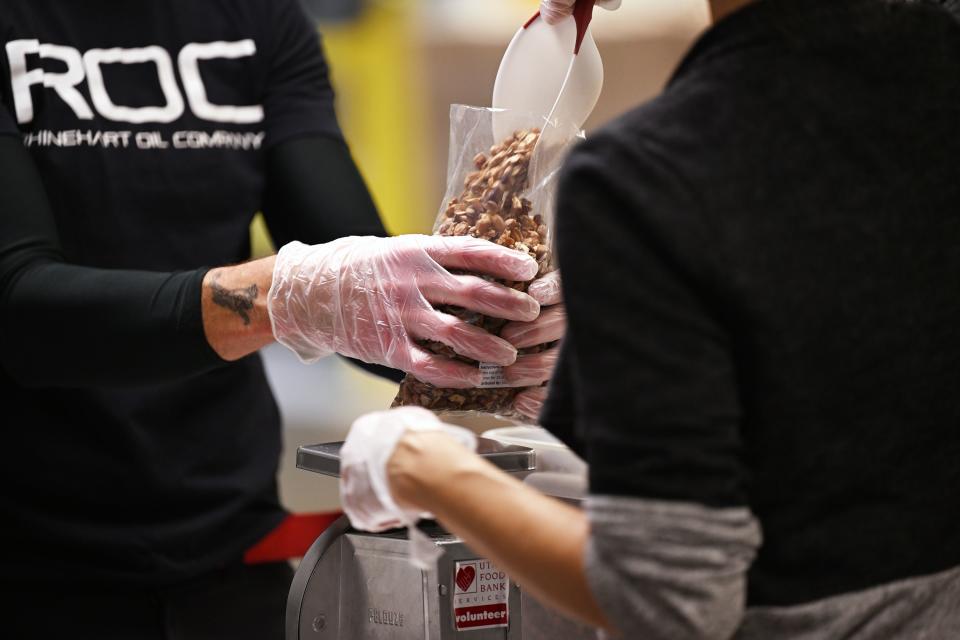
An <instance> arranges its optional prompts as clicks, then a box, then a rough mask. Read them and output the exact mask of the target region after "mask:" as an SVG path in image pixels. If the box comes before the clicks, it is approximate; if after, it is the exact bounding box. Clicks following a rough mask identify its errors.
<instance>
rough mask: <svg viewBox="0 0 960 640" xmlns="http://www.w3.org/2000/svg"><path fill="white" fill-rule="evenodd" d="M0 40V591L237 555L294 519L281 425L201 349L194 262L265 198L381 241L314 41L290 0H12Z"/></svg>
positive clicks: (259, 379)
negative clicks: (281, 463)
mask: <svg viewBox="0 0 960 640" xmlns="http://www.w3.org/2000/svg"><path fill="white" fill-rule="evenodd" d="M0 36H2V39H3V42H4V44H5V46H4V47H0V103H2V108H0V200H2V203H0V391H2V394H3V397H4V399H5V400H4V410H3V418H2V422H3V425H4V429H3V433H4V447H3V451H4V453H3V455H2V459H3V463H2V464H0V520H2V521H3V523H4V527H3V528H4V531H3V535H2V537H3V540H4V544H2V545H0V583H3V584H8V583H9V582H13V581H16V582H17V583H18V584H21V585H22V584H29V583H32V582H42V581H47V580H61V581H63V580H66V581H77V582H89V581H96V580H103V581H111V582H119V583H141V584H158V583H165V582H172V581H176V580H180V579H184V578H186V577H189V576H191V575H195V574H197V573H199V572H202V571H204V570H207V569H209V568H211V567H215V566H219V565H223V564H224V563H227V562H232V561H236V560H238V559H239V558H240V556H241V555H242V552H243V551H244V550H245V549H246V548H247V547H248V546H249V545H250V544H252V543H253V542H255V541H256V540H257V539H258V538H260V537H261V536H262V535H263V534H264V533H266V532H267V531H268V530H270V529H271V528H272V527H273V526H275V524H276V523H277V522H278V521H279V519H280V518H282V517H283V511H282V509H281V507H280V505H279V500H278V498H277V493H276V486H275V474H276V468H277V461H278V458H279V453H280V430H279V415H278V412H277V408H276V405H275V403H274V400H273V398H272V395H271V393H270V389H269V387H268V385H267V381H266V379H265V376H264V372H263V368H262V364H261V361H260V358H259V356H257V355H254V356H250V357H248V358H244V359H242V360H240V361H239V362H235V363H230V364H228V363H225V362H222V361H221V360H220V359H219V358H218V357H217V356H216V354H215V353H214V352H213V351H212V350H211V349H210V347H209V346H208V345H207V343H206V340H205V338H204V334H203V327H202V322H201V320H202V319H201V313H200V299H201V298H200V285H201V281H202V279H203V275H204V274H205V272H206V270H207V268H208V267H212V266H219V265H223V264H231V263H236V262H240V261H242V260H244V259H246V258H247V257H248V256H249V250H250V247H249V233H248V227H249V222H250V220H251V218H252V216H253V214H254V213H255V212H256V211H258V210H261V209H262V210H263V211H264V214H265V216H266V219H267V222H268V226H269V227H270V230H271V232H272V233H273V235H274V237H275V239H276V240H277V241H278V242H281V243H282V242H286V241H288V240H290V239H293V238H296V239H299V240H303V241H305V242H311V243H317V242H325V241H328V240H332V239H334V238H337V237H341V236H344V235H365V234H373V235H381V234H383V227H382V225H381V223H380V220H379V218H378V217H377V213H376V210H375V208H374V206H373V203H372V201H371V199H370V197H369V194H368V193H367V191H366V189H365V187H364V185H363V181H362V179H361V178H360V176H359V173H358V172H357V170H356V167H355V166H354V164H353V162H352V159H351V158H350V154H349V151H348V149H347V147H346V145H345V143H344V142H343V139H342V136H341V134H340V130H339V127H338V125H337V122H336V118H335V116H334V112H333V93H332V90H331V88H330V84H329V82H328V78H327V70H326V66H325V64H324V61H323V57H322V54H321V52H320V49H319V46H318V42H317V36H316V32H315V31H314V30H313V28H312V27H311V26H310V25H309V24H308V22H307V20H306V19H305V18H304V16H303V14H302V13H301V10H300V8H299V6H298V5H297V3H296V2H295V1H294V0H283V1H281V2H267V1H263V2H247V3H228V4H217V3H195V2H192V1H189V0H164V1H160V0H158V1H155V2H149V3H126V4H125V3H120V4H117V3H115V2H107V1H105V0H101V1H97V2H89V3H80V4H77V3H66V4H65V3H61V2H54V1H52V0H39V1H38V0H29V1H27V0H24V1H22V2H20V1H17V2H9V3H6V4H5V5H4V11H3V12H2V14H0ZM65 71H66V76H65V75H64V72H65Z"/></svg>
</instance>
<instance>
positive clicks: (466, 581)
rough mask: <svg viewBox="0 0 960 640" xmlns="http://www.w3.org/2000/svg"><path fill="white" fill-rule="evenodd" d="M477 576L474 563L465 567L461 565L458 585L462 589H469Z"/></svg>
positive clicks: (458, 573) (458, 572)
mask: <svg viewBox="0 0 960 640" xmlns="http://www.w3.org/2000/svg"><path fill="white" fill-rule="evenodd" d="M476 577H477V570H476V569H474V568H473V566H472V565H469V564H468V565H467V566H465V567H460V570H459V571H457V586H458V587H460V591H466V590H467V589H469V588H470V585H472V584H473V580H474V578H476Z"/></svg>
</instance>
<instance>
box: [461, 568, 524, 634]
mask: <svg viewBox="0 0 960 640" xmlns="http://www.w3.org/2000/svg"><path fill="white" fill-rule="evenodd" d="M453 581H454V585H455V586H454V593H453V620H454V625H455V626H456V628H457V631H477V630H479V629H494V628H497V627H509V626H510V578H508V577H507V574H505V573H504V572H503V571H500V569H498V568H497V567H496V565H494V564H493V563H492V562H490V561H489V560H467V561H465V562H458V563H456V566H455V567H454V574H453Z"/></svg>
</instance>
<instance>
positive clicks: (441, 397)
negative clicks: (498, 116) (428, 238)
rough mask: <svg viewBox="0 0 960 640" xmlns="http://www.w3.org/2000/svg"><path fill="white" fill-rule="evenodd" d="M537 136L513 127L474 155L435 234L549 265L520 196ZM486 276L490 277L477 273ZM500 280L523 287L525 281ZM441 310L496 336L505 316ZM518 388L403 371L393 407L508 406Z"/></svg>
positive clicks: (443, 350)
mask: <svg viewBox="0 0 960 640" xmlns="http://www.w3.org/2000/svg"><path fill="white" fill-rule="evenodd" d="M539 138H540V131H539V129H530V130H528V131H517V132H516V133H514V134H513V135H512V136H511V137H510V138H508V139H507V140H504V141H503V142H501V143H499V144H496V145H494V146H493V147H491V148H490V155H489V156H487V155H485V154H483V153H480V154H477V156H476V157H475V158H474V159H473V164H474V167H476V171H472V172H471V173H470V174H469V175H467V177H466V180H465V181H464V190H463V193H462V194H461V195H460V196H459V197H457V198H453V199H451V200H450V202H449V203H447V208H446V210H445V211H444V216H443V220H442V222H441V223H440V226H439V227H438V228H437V231H436V234H437V235H441V236H472V237H474V238H484V239H486V240H489V241H491V242H496V243H497V244H499V245H502V246H505V247H510V248H512V249H515V250H517V251H522V252H524V253H526V254H528V255H529V256H531V257H532V258H534V259H535V260H536V261H537V264H539V265H540V269H539V272H538V273H537V277H540V276H542V275H544V274H545V273H546V272H547V271H549V270H550V269H551V268H552V267H551V261H552V255H551V251H550V245H549V241H548V234H547V227H546V225H545V224H544V220H543V217H542V216H541V215H540V214H536V215H531V212H532V209H533V203H531V202H530V201H529V200H527V199H526V198H524V197H523V196H522V194H523V192H524V191H526V189H527V180H528V178H529V171H530V159H531V157H532V156H533V150H534V148H535V147H536V145H537V141H538V140H539ZM482 277H485V278H487V279H489V277H486V276H482ZM499 282H501V283H502V284H504V285H506V286H508V287H512V288H514V289H517V290H518V291H526V289H527V285H528V284H529V283H527V282H503V281H499ZM438 309H439V310H440V311H443V312H444V313H449V314H451V315H454V316H457V317H458V318H460V319H462V320H465V321H467V322H469V323H471V324H474V325H477V326H479V327H480V328H482V329H485V330H486V331H488V332H490V333H492V334H494V335H499V333H500V331H501V329H503V326H504V325H505V324H506V321H505V320H502V319H499V318H490V317H487V316H482V315H479V314H476V313H473V312H470V311H467V310H465V309H463V308H462V307H452V306H442V307H438ZM420 344H421V346H423V347H424V348H427V349H429V350H431V351H432V352H434V353H437V354H440V355H443V356H446V357H449V358H452V359H456V360H460V361H462V362H467V363H470V364H477V363H476V361H474V360H469V359H467V358H463V357H461V356H459V355H457V354H456V353H455V352H454V351H453V349H451V348H450V347H448V346H447V345H445V344H442V343H440V342H432V341H423V342H421V343H420ZM544 348H545V347H543V346H538V347H532V348H530V349H523V350H521V351H520V353H521V354H526V353H536V352H538V351H541V350H543V349H544ZM520 391H522V389H518V388H494V389H440V388H437V387H434V386H432V385H429V384H427V383H425V382H421V381H420V380H417V379H416V378H414V377H413V376H407V377H406V379H404V381H403V382H402V383H401V384H400V392H399V393H398V394H397V397H396V399H395V400H394V403H393V404H394V406H406V405H415V406H421V407H426V408H427V409H431V410H433V411H484V412H490V413H502V412H507V411H509V409H510V407H511V405H512V403H513V399H514V398H515V397H516V395H517V394H518V393H519V392H520Z"/></svg>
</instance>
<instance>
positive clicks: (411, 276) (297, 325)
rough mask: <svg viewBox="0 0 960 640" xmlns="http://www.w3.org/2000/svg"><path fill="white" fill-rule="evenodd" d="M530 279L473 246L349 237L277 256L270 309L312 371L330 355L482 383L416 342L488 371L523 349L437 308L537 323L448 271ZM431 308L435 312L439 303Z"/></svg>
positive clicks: (513, 261)
mask: <svg viewBox="0 0 960 640" xmlns="http://www.w3.org/2000/svg"><path fill="white" fill-rule="evenodd" d="M448 268H450V269H462V270H465V271H471V272H475V273H484V274H488V275H490V276H493V277H495V278H502V279H504V280H512V281H526V280H530V279H531V278H533V277H534V276H535V275H536V272H537V263H536V261H535V260H533V259H532V258H530V257H529V256H526V255H523V254H521V253H519V252H517V251H514V250H512V249H507V248H506V247H501V246H499V245H497V244H494V243H492V242H488V241H487V240H480V239H476V238H470V237H441V236H422V235H409V236H399V237H396V238H374V237H350V238H341V239H339V240H335V241H333V242H329V243H327V244H322V245H315V246H308V245H305V244H302V243H300V242H291V243H290V244H288V245H286V246H285V247H283V248H282V249H281V250H280V252H279V253H278V254H277V260H276V266H275V267H274V270H273V284H272V286H271V287H270V292H269V295H268V308H269V312H270V321H271V324H272V326H273V334H274V337H275V338H276V339H277V341H278V342H280V343H281V344H283V345H285V346H287V347H289V348H290V349H291V350H293V351H294V353H296V354H297V355H298V356H299V357H300V359H301V360H303V361H304V362H306V363H310V362H315V361H317V360H319V359H320V358H322V357H324V356H327V355H330V354H332V353H339V354H341V355H344V356H349V357H352V358H358V359H360V360H363V361H364V362H370V363H374V364H382V365H386V366H389V367H393V368H395V369H400V370H402V371H405V372H407V373H412V374H413V375H414V376H416V377H417V378H419V379H420V380H423V381H425V382H429V383H431V384H433V385H436V386H438V387H445V388H469V387H475V386H477V385H479V384H480V381H481V374H480V371H479V369H478V368H477V367H476V366H470V365H468V364H465V363H462V362H456V361H453V360H450V359H449V358H444V357H442V356H437V355H435V354H433V353H430V352H428V351H426V350H424V349H422V348H420V347H419V346H418V345H417V344H416V342H415V341H416V340H418V339H425V340H436V341H438V342H442V343H444V344H446V345H448V346H450V347H451V348H453V350H454V351H456V352H457V353H458V354H460V355H462V356H464V357H466V358H470V359H473V360H477V361H480V362H490V363H494V364H500V365H509V364H512V363H513V362H514V361H515V360H516V357H517V351H516V348H514V347H513V346H512V345H511V344H510V343H509V342H507V341H506V340H504V339H501V338H498V337H495V336H493V335H491V334H489V333H487V332H486V331H483V330H482V329H480V328H478V327H475V326H473V325H470V324H468V323H466V322H463V321H462V320H459V319H458V318H455V317H453V316H451V315H448V314H445V313H440V312H439V311H437V310H436V309H435V308H434V307H433V304H451V305H457V306H461V307H464V308H466V309H469V310H471V311H476V312H477V313H482V314H486V315H490V316H494V317H497V318H506V319H509V320H519V321H525V320H533V319H534V318H536V317H537V315H538V314H539V312H540V306H539V304H538V303H537V301H536V300H534V299H533V298H532V297H530V296H528V295H526V294H523V293H521V292H519V291H516V290H513V289H510V288H508V287H504V286H502V285H500V284H497V283H494V282H488V281H487V280H484V279H483V278H479V277H475V276H466V275H453V274H451V273H450V272H449V271H447V269H448ZM432 303H433V304H432Z"/></svg>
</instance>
